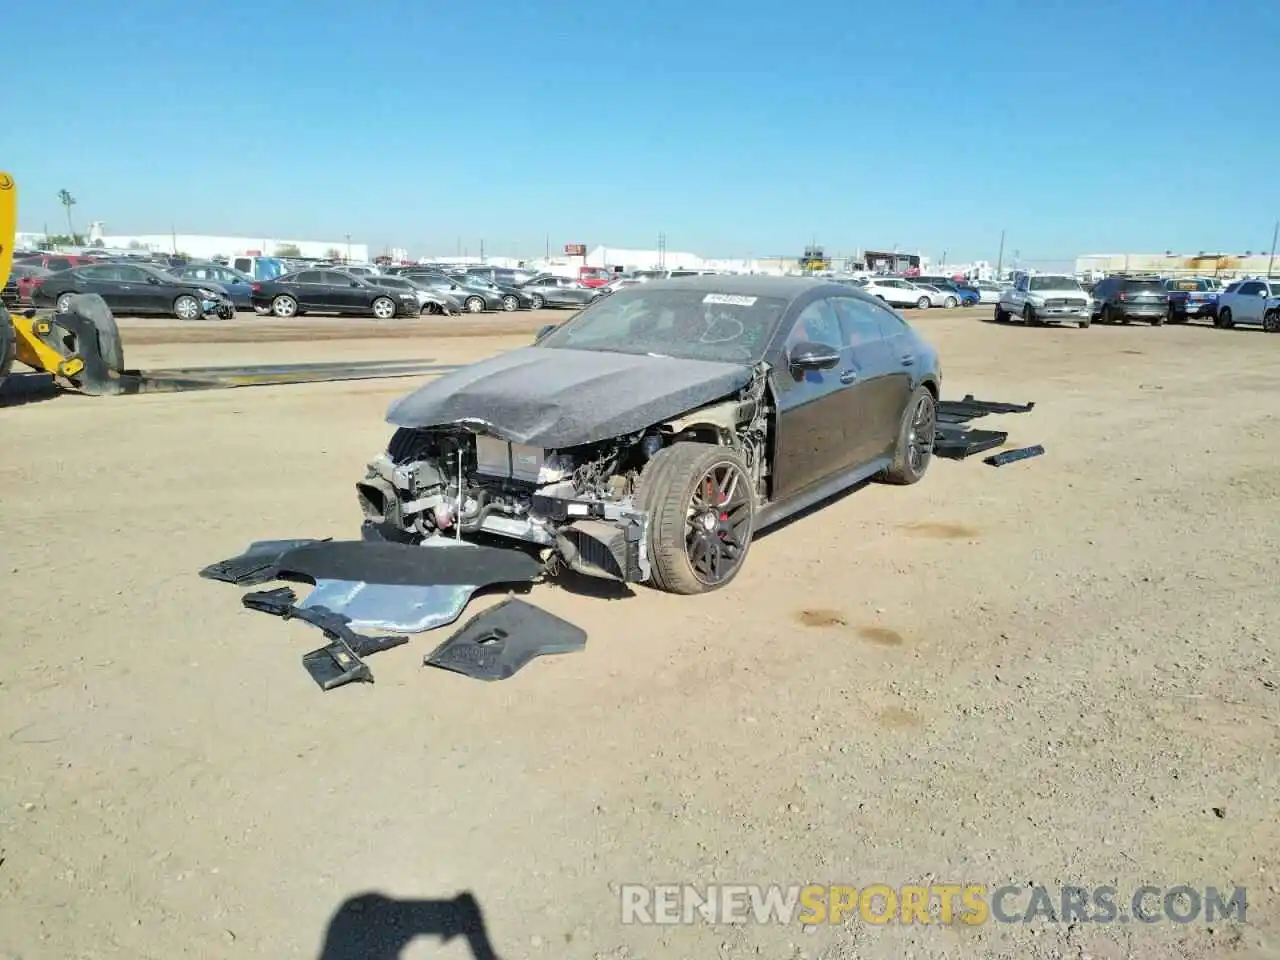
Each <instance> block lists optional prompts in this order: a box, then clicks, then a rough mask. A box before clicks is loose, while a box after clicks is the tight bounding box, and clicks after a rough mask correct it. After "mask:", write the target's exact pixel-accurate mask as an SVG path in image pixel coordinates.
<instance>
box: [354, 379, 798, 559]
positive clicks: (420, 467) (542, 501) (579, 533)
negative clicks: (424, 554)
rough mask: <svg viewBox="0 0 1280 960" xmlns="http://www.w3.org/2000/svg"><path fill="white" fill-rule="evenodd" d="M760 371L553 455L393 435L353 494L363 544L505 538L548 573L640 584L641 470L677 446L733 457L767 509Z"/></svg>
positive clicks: (472, 438)
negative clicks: (727, 392) (730, 390)
mask: <svg viewBox="0 0 1280 960" xmlns="http://www.w3.org/2000/svg"><path fill="white" fill-rule="evenodd" d="M768 369H769V368H768V365H767V364H765V363H760V364H757V365H756V366H755V367H754V368H753V377H752V379H751V381H750V383H749V384H748V385H747V386H746V387H744V388H743V389H742V390H741V391H739V392H737V393H736V394H734V395H732V396H730V397H727V398H725V399H723V400H720V401H718V402H715V403H712V404H709V405H706V406H703V407H700V408H698V409H695V410H693V411H690V412H688V413H685V414H683V415H681V416H679V417H675V418H673V419H670V420H667V421H665V422H663V423H659V424H655V425H653V426H651V427H648V428H646V429H644V430H641V431H638V432H635V433H632V434H629V435H627V436H622V437H617V438H612V439H609V440H604V441H601V442H598V443H592V444H587V445H584V446H577V447H570V448H565V449H560V450H548V449H542V448H540V447H536V446H527V445H522V444H517V443H511V442H509V441H507V440H505V439H502V437H501V433H502V425H501V424H496V423H488V422H486V421H484V420H483V419H480V418H477V419H474V420H464V421H460V422H457V423H453V424H448V425H441V426H432V427H422V428H408V427H402V428H400V429H398V430H397V431H396V432H395V434H394V435H393V436H392V438H391V442H390V444H389V445H388V449H387V451H386V452H385V453H383V454H382V455H380V456H379V457H377V458H376V459H375V460H373V461H372V462H371V463H370V464H369V467H368V472H367V474H366V476H365V479H364V480H363V481H361V482H360V483H358V484H357V485H356V486H357V492H358V496H359V500H360V506H361V510H362V511H363V513H364V517H365V530H366V536H372V537H375V538H381V539H387V540H395V541H399V542H406V543H415V544H422V545H424V546H432V545H442V546H443V545H447V544H446V543H445V541H447V540H449V539H454V540H463V539H467V540H476V539H485V538H493V537H498V538H503V539H505V540H507V541H509V542H511V545H512V546H517V545H523V546H524V547H525V548H526V549H528V550H530V551H535V552H536V553H537V555H538V556H539V557H540V559H541V560H542V561H543V562H544V563H545V564H546V565H547V568H548V571H549V572H551V573H555V572H556V571H557V570H558V569H560V568H562V567H567V568H569V569H572V570H574V571H576V572H578V573H580V574H584V575H586V576H593V577H601V578H605V579H610V580H618V581H623V582H643V581H645V580H648V579H649V576H650V569H649V559H650V549H649V547H650V545H649V514H648V512H647V508H646V505H645V504H644V503H642V502H640V499H641V497H640V495H639V489H640V478H641V475H642V473H643V472H644V470H645V466H646V465H647V464H648V462H649V461H650V460H651V459H652V458H653V457H654V455H655V454H657V453H658V451H659V450H661V449H663V448H664V447H666V446H669V445H671V444H674V443H680V442H697V443H706V444H718V445H722V446H729V447H732V448H734V449H735V450H736V451H737V452H738V453H739V454H740V455H741V457H742V459H743V461H744V462H745V463H746V465H747V467H748V472H749V476H750V478H751V481H752V485H753V488H754V493H755V497H756V502H757V504H761V503H765V502H767V500H768V490H769V473H770V469H769V461H770V455H769V450H770V444H771V439H772V438H771V433H770V431H771V425H772V423H773V417H772V414H773V404H772V402H771V399H770V397H769V390H768Z"/></svg>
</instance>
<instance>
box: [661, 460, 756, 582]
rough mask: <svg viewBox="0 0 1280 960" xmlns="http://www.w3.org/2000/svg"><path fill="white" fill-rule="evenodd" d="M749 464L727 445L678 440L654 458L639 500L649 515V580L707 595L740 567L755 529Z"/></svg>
mask: <svg viewBox="0 0 1280 960" xmlns="http://www.w3.org/2000/svg"><path fill="white" fill-rule="evenodd" d="M749 477H750V474H749V473H748V470H747V465H746V463H745V462H744V461H743V459H742V457H741V456H739V455H738V453H737V452H736V451H734V450H732V449H730V448H728V447H719V446H712V445H709V444H703V443H676V444H673V445H671V446H669V447H665V448H663V449H662V450H659V451H658V452H657V453H656V454H654V456H653V458H652V459H651V460H650V461H649V462H648V463H647V464H646V465H645V468H644V472H643V473H642V474H641V475H640V484H639V487H638V488H637V490H636V502H637V503H639V504H640V505H641V506H642V507H643V509H645V510H646V511H648V513H649V538H648V548H649V566H650V582H651V583H652V584H653V586H655V587H656V588H658V589H659V590H665V591H666V592H667V593H678V594H696V593H709V592H711V591H712V590H718V589H719V588H721V587H723V586H725V585H726V584H728V583H729V582H730V581H732V580H733V578H734V577H736V576H737V575H738V572H739V571H740V570H741V569H742V565H743V563H745V562H746V559H747V551H748V550H749V549H750V547H751V536H752V534H753V533H754V531H755V491H754V490H753V489H752V485H751V481H750V479H749Z"/></svg>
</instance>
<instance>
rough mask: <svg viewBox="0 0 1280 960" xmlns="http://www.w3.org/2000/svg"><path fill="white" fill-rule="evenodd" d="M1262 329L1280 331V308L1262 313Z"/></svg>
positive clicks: (1269, 331)
mask: <svg viewBox="0 0 1280 960" xmlns="http://www.w3.org/2000/svg"><path fill="white" fill-rule="evenodd" d="M1262 329H1263V330H1265V331H1266V332H1267V333H1280V310H1276V309H1271V310H1268V311H1267V312H1266V313H1264V314H1263V315H1262Z"/></svg>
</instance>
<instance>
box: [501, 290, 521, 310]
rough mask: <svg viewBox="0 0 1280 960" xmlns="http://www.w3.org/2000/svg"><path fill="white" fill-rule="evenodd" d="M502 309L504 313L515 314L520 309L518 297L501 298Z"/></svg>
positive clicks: (507, 296)
mask: <svg viewBox="0 0 1280 960" xmlns="http://www.w3.org/2000/svg"><path fill="white" fill-rule="evenodd" d="M502 309H503V311H504V312H506V313H515V312H516V311H517V310H519V309H520V299H519V297H513V296H512V295H511V294H507V295H506V296H505V297H503V298H502Z"/></svg>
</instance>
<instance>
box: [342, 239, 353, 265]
mask: <svg viewBox="0 0 1280 960" xmlns="http://www.w3.org/2000/svg"><path fill="white" fill-rule="evenodd" d="M342 236H343V238H344V239H345V240H346V241H347V263H350V262H351V234H349V233H344V234H343V235H342Z"/></svg>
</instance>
